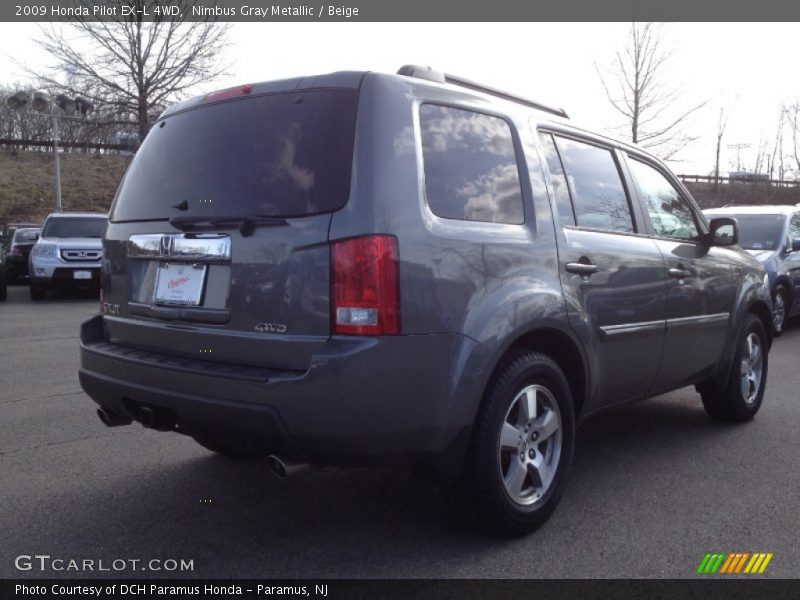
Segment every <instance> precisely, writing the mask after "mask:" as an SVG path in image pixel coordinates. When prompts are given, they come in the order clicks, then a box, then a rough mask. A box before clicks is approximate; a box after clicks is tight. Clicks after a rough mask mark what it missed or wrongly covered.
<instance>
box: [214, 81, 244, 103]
mask: <svg viewBox="0 0 800 600" xmlns="http://www.w3.org/2000/svg"><path fill="white" fill-rule="evenodd" d="M252 91H253V86H250V85H240V86H236V87H232V88H227V89H224V90H219V91H218V92H211V93H210V94H208V95H207V96H206V97H205V98H203V102H219V101H220V100H227V99H228V98H236V97H237V96H246V95H247V94H249V93H250V92H252Z"/></svg>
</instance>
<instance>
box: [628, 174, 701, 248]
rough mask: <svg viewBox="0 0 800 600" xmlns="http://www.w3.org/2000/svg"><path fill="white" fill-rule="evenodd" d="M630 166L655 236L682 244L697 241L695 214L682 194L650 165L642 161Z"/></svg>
mask: <svg viewBox="0 0 800 600" xmlns="http://www.w3.org/2000/svg"><path fill="white" fill-rule="evenodd" d="M629 162H630V167H631V172H632V173H633V178H634V179H635V180H636V185H637V186H639V192H640V193H641V194H642V196H643V197H644V202H645V205H646V207H647V212H648V213H650V221H651V222H652V223H653V229H654V231H655V234H656V235H657V236H660V237H669V238H675V239H679V240H692V239H695V238H696V237H697V235H698V229H697V223H696V221H695V218H694V213H693V212H692V209H691V208H689V203H688V202H687V201H686V200H685V199H684V198H683V197H682V196H681V195H680V193H679V192H678V190H676V189H675V187H673V185H672V184H671V183H670V182H669V180H668V179H667V178H666V177H664V175H662V174H661V173H659V172H658V171H657V170H656V169H654V168H653V167H651V166H650V165H646V164H644V163H642V162H639V161H638V160H631V161H629Z"/></svg>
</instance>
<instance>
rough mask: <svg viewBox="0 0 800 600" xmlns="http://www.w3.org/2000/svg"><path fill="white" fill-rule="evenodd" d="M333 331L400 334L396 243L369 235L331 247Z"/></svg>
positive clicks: (385, 236) (389, 239)
mask: <svg viewBox="0 0 800 600" xmlns="http://www.w3.org/2000/svg"><path fill="white" fill-rule="evenodd" d="M332 262H333V267H332V269H331V271H332V273H331V278H332V282H331V286H332V290H331V297H332V305H333V315H332V317H333V332H334V333H339V334H345V335H395V334H398V333H400V315H399V307H398V304H399V302H398V300H399V293H398V284H399V282H398V277H397V240H396V239H395V238H394V237H393V236H390V235H369V236H364V237H358V238H353V239H349V240H344V241H341V242H335V243H334V244H333V259H332Z"/></svg>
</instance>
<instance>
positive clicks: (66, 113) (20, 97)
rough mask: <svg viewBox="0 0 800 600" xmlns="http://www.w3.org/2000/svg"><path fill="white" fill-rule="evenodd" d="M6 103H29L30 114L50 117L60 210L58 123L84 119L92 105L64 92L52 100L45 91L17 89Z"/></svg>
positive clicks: (13, 105)
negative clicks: (62, 120)
mask: <svg viewBox="0 0 800 600" xmlns="http://www.w3.org/2000/svg"><path fill="white" fill-rule="evenodd" d="M6 104H7V105H8V106H9V107H10V108H12V109H14V110H21V109H23V108H24V107H26V106H27V105H28V104H30V107H31V108H32V109H33V110H34V111H35V112H33V113H30V114H39V115H40V116H45V117H50V122H51V123H52V129H53V158H54V159H55V162H56V206H55V210H56V212H59V213H60V212H61V157H60V155H59V152H58V142H59V137H60V129H59V125H60V123H61V119H72V120H76V121H78V120H81V121H82V120H85V119H86V115H88V114H89V113H90V112H92V110H93V109H94V105H93V104H92V103H91V102H89V101H88V100H85V99H83V98H80V97H78V98H74V99H73V98H69V97H67V96H65V95H64V94H58V95H57V96H56V97H55V100H54V101H51V100H50V96H49V95H48V94H46V93H45V92H41V91H36V92H32V93H28V92H25V91H19V92H17V93H15V94H12V95H11V96H9V97H8V98H7V99H6ZM76 111H77V112H78V113H80V115H81V116H80V117H73V116H71V115H72V114H74V113H75V112H76Z"/></svg>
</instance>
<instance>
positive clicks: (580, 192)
mask: <svg viewBox="0 0 800 600" xmlns="http://www.w3.org/2000/svg"><path fill="white" fill-rule="evenodd" d="M555 139H556V145H557V146H558V152H559V154H560V155H561V161H562V163H563V164H564V171H565V172H566V174H567V181H568V182H569V187H570V191H571V192H572V204H573V206H574V207H575V219H576V220H577V223H578V226H579V227H588V228H591V229H602V230H606V231H619V232H625V233H631V232H633V218H632V217H631V207H630V203H629V202H628V195H627V193H626V192H625V186H623V185H622V179H621V177H620V174H619V169H618V168H617V161H616V159H615V158H614V154H613V153H612V152H611V150H609V149H607V148H600V147H598V146H593V145H591V144H586V143H583V142H577V141H575V140H571V139H567V138H562V137H559V136H555Z"/></svg>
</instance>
